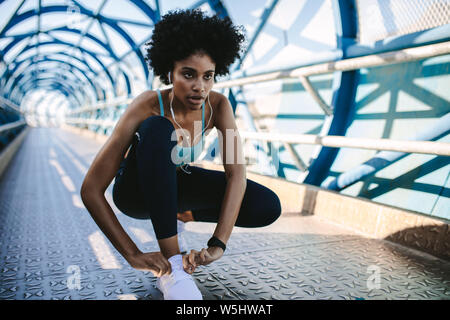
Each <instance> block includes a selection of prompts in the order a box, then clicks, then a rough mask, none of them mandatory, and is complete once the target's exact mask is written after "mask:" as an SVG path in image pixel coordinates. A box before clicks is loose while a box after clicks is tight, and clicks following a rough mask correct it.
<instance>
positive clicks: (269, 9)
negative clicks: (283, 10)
mask: <svg viewBox="0 0 450 320" xmlns="http://www.w3.org/2000/svg"><path fill="white" fill-rule="evenodd" d="M277 3H278V0H272V2H271V3H270V5H268V6H266V7H265V9H264V12H263V13H262V14H261V16H260V17H259V20H260V21H259V24H258V27H257V28H256V30H255V32H254V33H253V35H252V39H251V40H250V42H249V44H248V46H247V48H246V50H245V52H244V54H243V55H242V57H241V59H240V60H239V63H238V64H237V65H236V68H235V69H238V68H240V67H241V66H242V63H243V62H244V60H245V58H246V57H247V55H248V53H249V52H250V51H251V50H252V48H253V45H254V44H255V42H256V39H258V36H259V34H260V33H261V31H262V29H264V27H265V25H266V23H267V21H268V20H269V18H270V15H271V14H272V12H273V10H274V9H275V7H276V5H277Z"/></svg>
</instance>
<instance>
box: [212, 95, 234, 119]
mask: <svg viewBox="0 0 450 320" xmlns="http://www.w3.org/2000/svg"><path fill="white" fill-rule="evenodd" d="M209 97H210V101H211V105H212V106H213V108H214V112H216V113H219V114H220V113H222V112H224V111H227V109H229V108H231V104H230V101H229V100H228V98H227V97H226V96H225V95H223V94H222V93H220V92H217V91H212V90H211V91H210V93H209Z"/></svg>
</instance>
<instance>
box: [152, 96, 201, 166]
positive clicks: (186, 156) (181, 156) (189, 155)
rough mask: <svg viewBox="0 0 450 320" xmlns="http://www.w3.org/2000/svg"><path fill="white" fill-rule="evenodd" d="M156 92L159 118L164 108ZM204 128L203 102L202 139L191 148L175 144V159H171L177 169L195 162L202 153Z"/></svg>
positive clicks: (162, 114)
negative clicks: (159, 111) (159, 112)
mask: <svg viewBox="0 0 450 320" xmlns="http://www.w3.org/2000/svg"><path fill="white" fill-rule="evenodd" d="M156 92H157V93H158V100H159V108H160V110H161V116H163V117H164V106H163V101H162V97H161V92H160V91H159V89H157V90H156ZM204 128H205V103H204V102H203V106H202V137H201V139H200V141H199V142H198V143H197V144H196V145H194V146H193V147H183V146H180V145H179V144H178V143H177V145H176V148H177V150H176V159H173V160H174V162H175V163H176V166H177V167H180V166H182V165H184V164H186V163H190V162H194V161H195V160H197V159H198V157H199V156H200V154H201V153H202V150H203V131H204ZM172 154H173V153H172Z"/></svg>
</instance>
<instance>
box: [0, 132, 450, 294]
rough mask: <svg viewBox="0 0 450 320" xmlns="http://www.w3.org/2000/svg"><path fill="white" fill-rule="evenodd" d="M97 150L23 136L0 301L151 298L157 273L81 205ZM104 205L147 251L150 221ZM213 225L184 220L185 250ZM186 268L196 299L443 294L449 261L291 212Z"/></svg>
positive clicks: (4, 215) (11, 192) (4, 207)
mask: <svg viewBox="0 0 450 320" xmlns="http://www.w3.org/2000/svg"><path fill="white" fill-rule="evenodd" d="M100 147H101V143H99V142H98V141H95V140H93V139H89V138H87V137H83V136H80V135H76V134H74V133H73V132H69V131H66V130H61V129H54V128H33V129H31V130H30V132H29V133H28V135H27V136H26V138H25V140H24V142H23V144H22V146H21V147H20V149H19V150H18V152H17V154H16V155H15V157H14V159H13V161H12V162H11V163H10V165H9V167H8V168H7V170H6V172H5V173H4V175H3V177H2V179H1V180H0V258H1V260H0V299H74V300H75V299H108V300H109V299H162V295H161V293H160V292H159V291H158V290H157V289H156V286H155V285H156V278H155V277H153V275H152V274H151V273H145V272H141V271H137V270H134V269H132V268H131V267H130V266H129V265H128V264H127V262H126V261H125V260H124V259H123V258H122V257H121V256H120V255H119V254H118V253H117V252H116V251H115V250H114V248H113V247H112V246H111V245H110V244H109V242H108V240H107V239H106V238H105V237H104V236H103V234H102V233H101V232H100V231H99V229H98V227H97V226H96V224H95V223H94V221H93V220H92V218H91V217H90V215H89V214H88V212H87V211H86V209H84V207H83V205H82V203H81V200H80V197H79V188H80V186H81V183H82V180H83V177H84V174H85V173H86V170H87V168H88V167H89V164H90V163H91V161H92V160H93V158H94V156H95V154H96V153H97V151H98V150H99V148H100ZM107 198H108V200H109V202H110V203H111V204H112V201H111V193H110V189H109V190H108V192H107ZM113 209H114V210H115V212H116V213H117V215H118V218H119V220H120V222H121V223H122V224H123V226H124V228H125V230H126V231H127V232H128V233H129V234H130V236H131V237H132V239H133V240H134V241H135V242H136V243H137V245H138V246H139V247H140V249H141V250H143V251H158V247H157V243H156V241H155V236H154V234H153V231H152V227H151V223H150V222H149V221H142V220H139V221H138V220H133V219H131V218H129V217H127V216H125V215H123V214H122V213H120V212H119V211H118V210H117V209H116V208H115V207H114V206H113ZM213 227H214V225H213V224H207V223H198V222H191V223H188V224H187V225H186V231H185V232H184V233H183V238H184V239H185V241H186V242H187V244H188V247H189V248H196V249H198V248H201V247H202V246H203V245H204V244H205V243H206V241H207V239H208V238H209V237H210V235H211V233H212V230H213ZM378 276H379V277H378ZM194 277H195V280H196V281H197V283H198V285H199V287H200V290H201V292H202V294H203V297H204V299H226V300H239V299H258V300H260V299H283V300H289V299H295V300H297V299H339V300H340V299H348V300H355V299H449V298H450V263H449V262H448V261H444V260H441V259H438V258H436V257H433V256H431V255H428V254H424V253H421V252H419V251H415V250H412V249H408V248H406V247H402V246H400V245H397V244H394V243H391V242H388V241H383V240H375V239H369V238H365V237H363V236H361V235H358V234H355V233H352V232H351V231H349V230H346V229H342V228H341V227H338V226H336V225H332V224H330V223H328V222H326V221H323V220H320V219H319V218H317V217H314V216H301V215H299V214H298V215H296V214H283V215H282V217H281V218H280V219H279V220H278V221H277V222H275V223H274V224H273V225H271V226H269V227H265V228H260V229H251V230H250V229H243V228H235V229H234V231H233V234H232V236H231V238H230V241H229V245H228V249H227V252H226V253H225V255H224V256H223V258H222V259H221V260H219V261H217V262H215V263H213V264H211V265H209V266H207V267H200V268H198V269H197V271H196V272H195V274H194ZM78 279H79V280H80V282H77V280H78Z"/></svg>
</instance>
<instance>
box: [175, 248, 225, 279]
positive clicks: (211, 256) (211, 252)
mask: <svg viewBox="0 0 450 320" xmlns="http://www.w3.org/2000/svg"><path fill="white" fill-rule="evenodd" d="M222 255H223V250H222V248H219V247H209V248H208V249H205V248H203V249H202V250H201V251H196V250H191V252H190V253H189V254H186V255H184V256H183V268H184V271H186V272H187V273H189V274H192V273H193V272H194V271H195V268H196V267H198V266H200V265H201V266H206V265H208V264H210V263H211V262H213V261H216V260H218V259H220V258H221V257H222Z"/></svg>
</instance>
